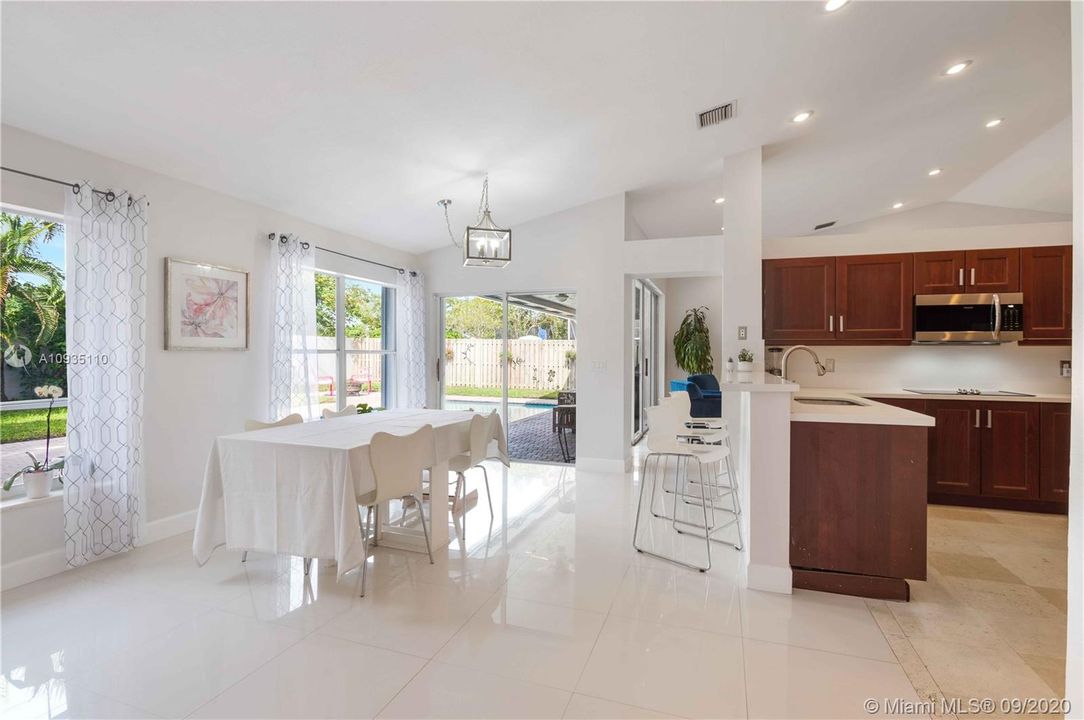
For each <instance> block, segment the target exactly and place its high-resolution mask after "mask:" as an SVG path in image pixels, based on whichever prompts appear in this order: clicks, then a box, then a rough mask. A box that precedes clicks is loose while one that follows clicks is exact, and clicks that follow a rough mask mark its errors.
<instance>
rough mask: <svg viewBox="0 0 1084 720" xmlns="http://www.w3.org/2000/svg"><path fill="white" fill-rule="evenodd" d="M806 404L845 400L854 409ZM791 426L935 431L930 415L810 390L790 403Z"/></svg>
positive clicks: (841, 392) (845, 394)
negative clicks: (903, 427)
mask: <svg viewBox="0 0 1084 720" xmlns="http://www.w3.org/2000/svg"><path fill="white" fill-rule="evenodd" d="M802 400H814V401H815V400H829V401H831V400H845V401H849V402H851V403H855V404H854V405H832V404H825V405H821V404H811V403H804V402H802ZM790 419H791V422H819V423H844V424H850V425H910V426H914V427H933V426H934V419H933V418H932V417H930V416H929V415H923V414H922V413H917V412H911V411H910V410H904V409H903V408H898V407H894V406H892V405H885V404H884V403H879V402H877V401H876V400H870V399H868V398H865V397H862V396H860V395H856V394H853V393H850V392H847V391H845V390H829V389H817V388H809V389H806V390H801V391H799V392H798V393H796V394H795V395H794V396H793V397H792V398H791V401H790Z"/></svg>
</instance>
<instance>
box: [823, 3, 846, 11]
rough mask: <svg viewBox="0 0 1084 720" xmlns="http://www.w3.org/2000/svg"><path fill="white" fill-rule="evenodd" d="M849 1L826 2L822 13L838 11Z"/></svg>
mask: <svg viewBox="0 0 1084 720" xmlns="http://www.w3.org/2000/svg"><path fill="white" fill-rule="evenodd" d="M850 1H851V0H828V2H826V3H824V11H825V12H835V11H836V10H839V9H840V8H841V7H843V6H844V5H846V4H847V3H849V2H850Z"/></svg>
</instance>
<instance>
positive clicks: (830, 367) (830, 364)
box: [824, 358, 836, 372]
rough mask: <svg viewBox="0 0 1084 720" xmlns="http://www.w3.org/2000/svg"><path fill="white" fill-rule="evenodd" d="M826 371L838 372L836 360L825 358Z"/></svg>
mask: <svg viewBox="0 0 1084 720" xmlns="http://www.w3.org/2000/svg"><path fill="white" fill-rule="evenodd" d="M824 369H825V370H827V371H828V372H835V371H836V359H835V358H825V360H824Z"/></svg>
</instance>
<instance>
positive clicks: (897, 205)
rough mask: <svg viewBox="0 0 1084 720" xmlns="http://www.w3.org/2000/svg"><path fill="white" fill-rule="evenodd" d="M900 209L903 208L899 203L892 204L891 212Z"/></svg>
mask: <svg viewBox="0 0 1084 720" xmlns="http://www.w3.org/2000/svg"><path fill="white" fill-rule="evenodd" d="M901 207H903V203H901V202H898V203H892V209H893V210H899V209H900V208H901Z"/></svg>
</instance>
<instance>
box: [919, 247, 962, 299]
mask: <svg viewBox="0 0 1084 720" xmlns="http://www.w3.org/2000/svg"><path fill="white" fill-rule="evenodd" d="M964 265H965V253H964V252H963V251H962V250H959V251H956V250H947V251H944V252H924V253H915V281H914V282H915V294H916V295H947V294H950V293H962V292H966V289H965V288H966V287H967V280H966V278H965V272H964Z"/></svg>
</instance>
